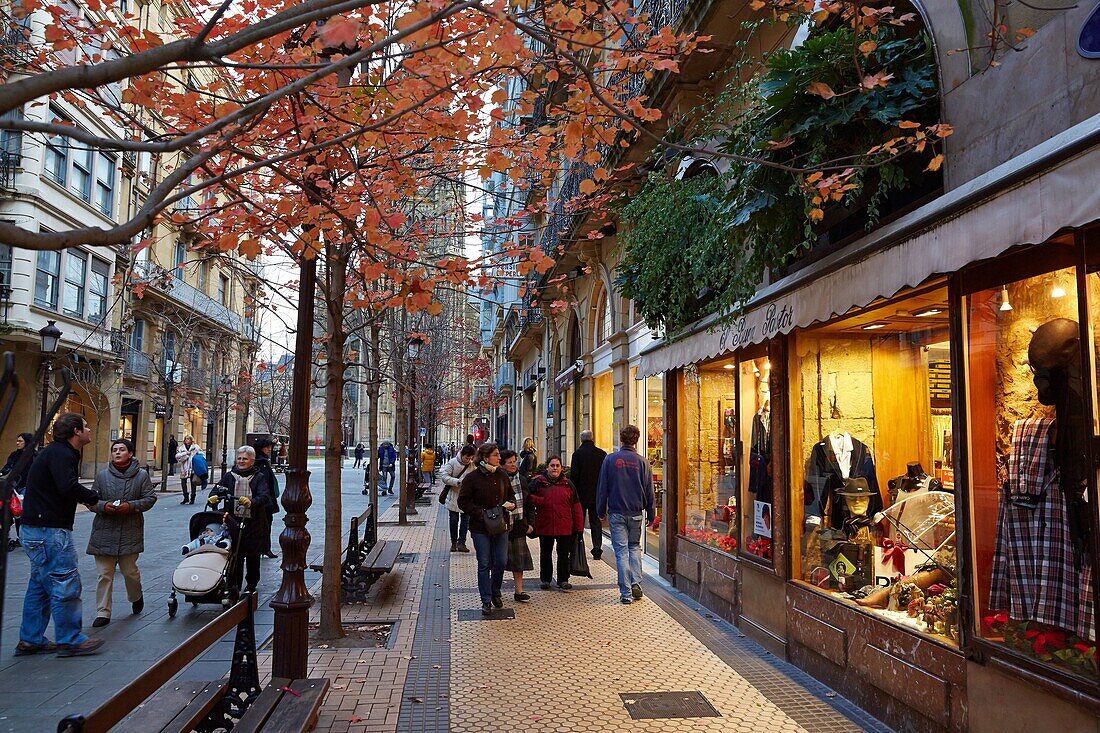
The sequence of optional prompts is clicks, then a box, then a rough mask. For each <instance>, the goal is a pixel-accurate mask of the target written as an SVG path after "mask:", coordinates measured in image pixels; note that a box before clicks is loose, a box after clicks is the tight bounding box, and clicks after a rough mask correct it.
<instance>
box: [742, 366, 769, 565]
mask: <svg viewBox="0 0 1100 733" xmlns="http://www.w3.org/2000/svg"><path fill="white" fill-rule="evenodd" d="M771 368H772V365H771V362H770V361H769V360H768V358H767V356H766V355H760V356H758V357H756V358H746V359H744V360H742V361H741V362H740V363H739V364H738V365H737V377H738V390H737V391H738V394H739V396H740V404H739V405H738V407H739V409H740V420H739V423H740V430H741V434H740V451H739V453H740V463H741V466H740V474H741V477H742V479H743V486H744V491H742V493H741V497H742V506H744V508H745V509H744V511H743V512H742V513H741V537H742V542H743V544H744V546H743V547H742V553H743V554H747V555H751V556H752V557H754V558H759V559H760V560H762V561H765V562H769V563H770V562H771V560H772V523H773V521H774V514H773V510H774V508H775V505H774V502H773V500H772V449H771V446H772V420H771V386H770V384H769V377H770V376H771Z"/></svg>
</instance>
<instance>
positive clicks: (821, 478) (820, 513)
mask: <svg viewBox="0 0 1100 733" xmlns="http://www.w3.org/2000/svg"><path fill="white" fill-rule="evenodd" d="M860 477H862V478H865V479H867V486H868V487H869V488H870V489H871V503H870V506H869V507H868V509H867V516H869V517H873V516H875V513H876V512H880V511H882V508H883V504H882V494H880V493H879V488H878V478H877V477H876V476H875V459H874V457H873V456H872V455H871V451H870V450H869V449H868V448H867V446H865V445H864V444H863V443H861V442H859V441H858V440H856V439H855V438H852V462H851V468H850V469H849V471H848V476H847V477H845V476H844V474H843V473H842V472H841V469H840V462H839V461H838V460H837V457H836V453H835V452H834V451H833V446H832V444H831V443H830V442H829V439H828V438H827V437H826V438H825V440H822V441H820V442H818V443H816V444H815V445H814V447H813V450H811V451H810V460H809V462H808V463H807V464H806V479H805V483H804V485H803V489H804V493H805V504H806V517H818V518H822V517H824V516H825V512H826V510H828V512H829V521H828V526H829V527H832V528H833V529H840V528H841V527H843V526H844V520H845V519H846V510H845V507H844V502H843V501H841V500H838V499H837V497H836V496H835V492H836V491H837V489H841V488H843V487H844V479H845V478H860Z"/></svg>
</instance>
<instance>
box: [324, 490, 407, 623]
mask: <svg viewBox="0 0 1100 733" xmlns="http://www.w3.org/2000/svg"><path fill="white" fill-rule="evenodd" d="M374 507H375V505H374V503H371V505H370V506H368V507H367V510H366V511H365V512H363V513H362V514H361V515H359V516H358V517H352V518H351V527H350V528H349V530H348V544H347V548H346V549H345V550H344V560H343V562H341V563H340V589H341V595H342V601H343V602H344V603H356V602H360V603H361V602H363V601H366V600H367V593H369V592H370V589H371V586H372V585H374V583H375V581H377V580H378V579H379V578H381V577H382V576H383V575H385V574H386V573H389V572H391V571H392V570H393V566H394V564H395V563H396V562H397V556H398V555H399V554H400V553H401V542H400V541H398V540H383V541H381V542H379V541H378V537H377V534H376V533H375V529H374V526H375V525H374V522H373V521H372V516H371V513H372V512H374ZM360 526H362V527H363V538H362V539H360V538H359V527H360ZM309 569H310V570H314V571H316V572H318V573H322V572H324V569H325V568H324V565H320V564H314V565H310V566H309Z"/></svg>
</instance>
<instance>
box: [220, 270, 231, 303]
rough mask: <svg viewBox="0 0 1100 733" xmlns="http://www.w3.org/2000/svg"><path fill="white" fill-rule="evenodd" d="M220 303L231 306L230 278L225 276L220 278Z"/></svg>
mask: <svg viewBox="0 0 1100 733" xmlns="http://www.w3.org/2000/svg"><path fill="white" fill-rule="evenodd" d="M218 302H219V303H221V304H222V305H224V306H227V307H228V306H229V278H228V277H226V276H225V275H219V276H218Z"/></svg>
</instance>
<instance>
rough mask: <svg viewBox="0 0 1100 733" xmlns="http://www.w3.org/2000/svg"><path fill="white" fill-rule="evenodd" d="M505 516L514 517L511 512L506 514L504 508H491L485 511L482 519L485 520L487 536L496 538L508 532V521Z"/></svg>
mask: <svg viewBox="0 0 1100 733" xmlns="http://www.w3.org/2000/svg"><path fill="white" fill-rule="evenodd" d="M505 516H509V517H510V516H512V513H511V512H506V511H505V510H504V507H502V506H494V507H489V508H488V509H486V510H485V511H484V513H483V514H482V517H483V518H484V520H485V534H487V535H490V536H493V537H495V536H496V535H499V534H504V533H505V532H507V531H508V520H506V519H505Z"/></svg>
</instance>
